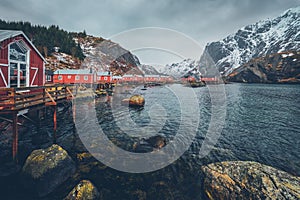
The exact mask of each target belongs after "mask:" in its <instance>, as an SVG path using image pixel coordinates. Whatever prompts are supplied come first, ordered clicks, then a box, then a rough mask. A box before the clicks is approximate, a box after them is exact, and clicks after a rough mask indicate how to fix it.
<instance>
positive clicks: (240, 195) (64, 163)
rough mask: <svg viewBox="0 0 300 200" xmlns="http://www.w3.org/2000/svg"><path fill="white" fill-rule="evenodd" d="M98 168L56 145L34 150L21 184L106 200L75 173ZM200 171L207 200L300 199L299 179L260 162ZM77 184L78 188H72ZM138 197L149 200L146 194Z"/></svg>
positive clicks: (39, 193)
mask: <svg viewBox="0 0 300 200" xmlns="http://www.w3.org/2000/svg"><path fill="white" fill-rule="evenodd" d="M93 160H94V161H93ZM76 163H77V165H76ZM95 167H96V168H97V169H98V168H99V169H100V168H101V169H105V168H106V166H104V165H102V164H101V163H99V162H97V161H96V160H95V159H93V157H92V155H90V154H89V153H87V152H86V153H79V154H77V156H76V161H73V159H72V158H71V157H70V156H69V154H68V152H67V151H66V150H64V149H63V148H62V147H60V146H59V145H56V144H53V145H52V146H50V147H48V148H45V149H38V150H34V151H33V152H32V153H31V154H30V155H29V156H28V157H27V159H26V162H25V164H24V166H23V167H22V170H21V175H20V181H21V183H22V184H23V186H24V187H25V188H27V189H28V190H30V191H31V192H33V193H34V196H35V197H36V198H44V197H47V195H48V196H49V194H50V195H51V194H53V192H56V191H58V190H59V191H62V190H64V192H63V193H64V194H66V196H65V199H77V200H79V199H105V198H103V194H102V192H103V191H102V190H101V189H102V188H97V187H96V186H95V185H94V184H93V183H92V181H90V180H88V179H84V177H78V176H77V175H76V173H75V172H76V171H77V172H83V173H89V172H90V170H93V169H95ZM201 171H202V173H203V180H202V181H201V183H202V184H201V190H203V191H202V192H201V193H203V194H205V197H203V198H205V199H300V177H297V176H293V175H291V174H289V173H287V172H284V171H281V170H278V169H275V168H273V167H270V166H267V165H263V164H260V163H257V162H252V161H224V162H219V163H211V164H208V165H204V166H202V167H201ZM70 179H71V181H70ZM75 182H77V185H73V184H74V183H75ZM70 183H72V184H70ZM66 185H68V186H66ZM72 185H73V186H74V187H73V186H72ZM72 187H73V189H72ZM199 189H200V188H199ZM99 191H101V192H99ZM107 196H109V195H106V197H107ZM135 196H136V197H137V199H147V198H146V196H147V195H146V193H145V192H143V193H139V194H138V195H135Z"/></svg>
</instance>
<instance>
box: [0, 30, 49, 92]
mask: <svg viewBox="0 0 300 200" xmlns="http://www.w3.org/2000/svg"><path fill="white" fill-rule="evenodd" d="M45 63H46V60H45V58H44V57H43V56H42V55H41V54H40V52H39V51H38V50H37V49H36V47H35V46H34V45H33V44H32V43H31V41H30V40H29V39H28V38H27V36H26V35H25V34H24V33H23V32H22V31H11V30H0V88H13V87H16V88H20V87H33V86H43V85H44V84H45Z"/></svg>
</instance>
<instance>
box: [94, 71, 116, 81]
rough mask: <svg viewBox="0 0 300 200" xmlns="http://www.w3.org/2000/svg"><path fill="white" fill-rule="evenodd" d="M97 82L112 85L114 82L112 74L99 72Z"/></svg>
mask: <svg viewBox="0 0 300 200" xmlns="http://www.w3.org/2000/svg"><path fill="white" fill-rule="evenodd" d="M95 82H97V83H110V82H112V74H111V73H110V72H97V73H96V81H95Z"/></svg>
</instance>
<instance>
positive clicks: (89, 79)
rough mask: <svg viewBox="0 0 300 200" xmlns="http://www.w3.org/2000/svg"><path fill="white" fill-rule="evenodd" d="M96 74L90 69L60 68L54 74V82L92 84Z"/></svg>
mask: <svg viewBox="0 0 300 200" xmlns="http://www.w3.org/2000/svg"><path fill="white" fill-rule="evenodd" d="M94 76H95V74H94V73H92V71H91V70H89V69H59V70H56V71H55V72H54V74H53V82H54V83H60V84H74V83H81V84H92V83H94Z"/></svg>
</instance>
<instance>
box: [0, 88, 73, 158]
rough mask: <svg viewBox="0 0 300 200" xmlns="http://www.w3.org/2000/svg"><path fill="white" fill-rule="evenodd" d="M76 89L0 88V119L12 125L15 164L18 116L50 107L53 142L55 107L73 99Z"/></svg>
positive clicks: (55, 123)
mask: <svg viewBox="0 0 300 200" xmlns="http://www.w3.org/2000/svg"><path fill="white" fill-rule="evenodd" d="M77 89H78V87H77V85H49V86H39V87H22V88H0V118H1V119H2V120H6V121H8V122H10V123H12V127H13V133H12V137H13V142H12V143H13V144H12V156H13V159H14V160H15V161H16V162H17V154H18V125H19V123H18V116H20V115H22V116H24V115H25V114H26V113H27V112H28V111H29V110H31V109H41V108H44V107H45V106H52V107H53V108H54V111H53V124H54V127H53V138H54V142H55V138H56V128H57V119H56V113H57V108H56V105H57V103H60V102H63V101H68V100H71V99H73V98H74V96H75V94H76V93H77ZM74 112H75V111H74V110H73V113H74Z"/></svg>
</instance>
